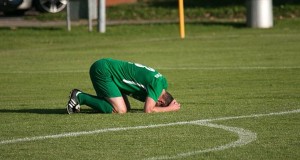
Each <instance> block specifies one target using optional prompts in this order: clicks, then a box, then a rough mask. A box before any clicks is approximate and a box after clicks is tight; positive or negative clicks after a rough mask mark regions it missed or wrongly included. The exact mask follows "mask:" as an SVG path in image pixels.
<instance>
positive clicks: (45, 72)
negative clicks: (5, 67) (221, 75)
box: [0, 66, 300, 74]
mask: <svg viewBox="0 0 300 160" xmlns="http://www.w3.org/2000/svg"><path fill="white" fill-rule="evenodd" d="M156 69H157V70H285V69H300V66H290V67H285V66H281V67H260V66H252V67H251V66H248V67H247V66H245V67H158V68H156ZM85 72H86V73H88V70H40V71H38V70H36V71H0V74H55V73H85Z"/></svg>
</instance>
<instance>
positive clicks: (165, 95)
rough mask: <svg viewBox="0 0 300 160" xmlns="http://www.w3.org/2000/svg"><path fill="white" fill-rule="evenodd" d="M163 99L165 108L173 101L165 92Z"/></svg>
mask: <svg viewBox="0 0 300 160" xmlns="http://www.w3.org/2000/svg"><path fill="white" fill-rule="evenodd" d="M163 98H164V100H165V103H166V106H169V105H170V103H171V102H172V101H173V100H174V98H173V96H172V95H171V94H170V93H169V92H167V91H166V93H165V94H164V95H163Z"/></svg>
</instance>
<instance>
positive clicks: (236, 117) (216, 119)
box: [0, 109, 300, 145]
mask: <svg viewBox="0 0 300 160" xmlns="http://www.w3.org/2000/svg"><path fill="white" fill-rule="evenodd" d="M299 112H300V109H297V110H292V111H284V112H274V113H267V114H253V115H248V116H235V117H221V118H214V119H204V120H196V121H182V122H174V123H166V124H155V125H148V126H135V127H119V128H104V129H99V130H94V131H81V132H69V133H61V134H55V135H45V136H35V137H25V138H18V139H11V140H3V141H0V145H4V144H14V143H20V142H30V141H37V140H45V139H54V138H63V137H76V136H82V135H91V134H100V133H106V132H116V131H127V130H136V129H147V128H158V127H166V126H174V125H186V124H195V123H196V124H203V123H207V122H212V121H220V120H231V119H241V118H254V117H264V116H273V115H284V114H292V113H299Z"/></svg>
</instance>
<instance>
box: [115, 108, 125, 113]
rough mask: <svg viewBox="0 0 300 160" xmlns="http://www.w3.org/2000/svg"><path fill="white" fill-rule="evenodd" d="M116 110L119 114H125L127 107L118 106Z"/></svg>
mask: <svg viewBox="0 0 300 160" xmlns="http://www.w3.org/2000/svg"><path fill="white" fill-rule="evenodd" d="M116 112H117V113H119V114H124V113H126V112H127V108H126V107H125V108H124V107H121V108H118V109H116Z"/></svg>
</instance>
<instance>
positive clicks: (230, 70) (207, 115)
mask: <svg viewBox="0 0 300 160" xmlns="http://www.w3.org/2000/svg"><path fill="white" fill-rule="evenodd" d="M299 28H300V20H299V19H296V20H281V21H276V24H275V27H274V28H272V29H248V28H244V27H243V25H242V24H240V23H226V22H223V23H194V24H187V26H186V31H187V38H186V39H185V40H181V39H179V33H178V27H177V24H149V25H120V26H109V27H108V28H107V33H106V34H99V33H97V32H92V33H89V32H87V28H86V27H85V26H84V27H73V28H72V32H66V29H65V28H60V27H57V28H17V29H14V30H11V29H9V28H0V41H1V43H0V60H1V63H0V120H1V122H0V159H197V160H198V159H272V160H273V159H278V160H279V159H280V160H281V159H299V157H300V152H299V150H300V116H299V115H300V113H299V112H300V110H299V109H300V43H299V42H300V30H299ZM104 57H111V58H116V59H122V60H129V61H133V62H139V63H141V64H145V65H148V66H151V67H153V68H156V69H157V70H158V71H160V72H161V73H162V74H164V75H165V76H166V77H167V79H168V81H169V91H170V92H171V93H172V94H173V95H174V97H175V98H176V99H177V100H178V101H179V102H180V103H181V105H182V108H181V110H180V111H179V112H172V113H158V114H144V113H142V109H143V107H142V103H140V102H137V101H135V100H133V99H130V101H131V103H132V105H133V107H132V108H133V110H132V111H130V112H129V113H128V114H124V115H112V114H95V113H93V112H92V110H91V109H89V108H88V107H85V106H83V107H82V109H83V111H82V112H83V113H80V114H73V115H68V114H66V111H65V105H66V102H67V100H68V94H69V91H70V90H71V89H72V88H79V89H81V90H83V91H86V92H89V93H93V94H94V91H93V88H92V85H91V82H90V80H89V75H88V69H89V66H90V65H91V63H92V62H94V61H95V60H97V59H100V58H104ZM286 111H288V112H286ZM270 113H271V114H270ZM275 113H276V114H275ZM226 117H227V118H226Z"/></svg>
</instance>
